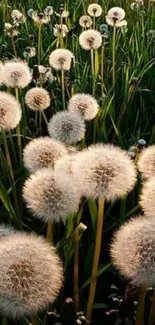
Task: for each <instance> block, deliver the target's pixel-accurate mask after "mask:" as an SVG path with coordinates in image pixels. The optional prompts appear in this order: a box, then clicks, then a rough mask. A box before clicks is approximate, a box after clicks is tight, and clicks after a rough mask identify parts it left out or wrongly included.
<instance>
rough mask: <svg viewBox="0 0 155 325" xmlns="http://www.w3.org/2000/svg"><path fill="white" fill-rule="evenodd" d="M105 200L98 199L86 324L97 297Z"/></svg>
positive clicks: (89, 319)
mask: <svg viewBox="0 0 155 325" xmlns="http://www.w3.org/2000/svg"><path fill="white" fill-rule="evenodd" d="M104 202H105V199H104V198H101V199H99V200H98V220H97V230H96V242H95V251H94V258H93V268H92V275H91V282H90V289H89V297H88V304H87V311H86V325H87V322H90V321H91V318H92V311H93V304H94V298H95V291H96V284H97V273H98V265H99V257H100V251H101V241H102V228H103V220H104Z"/></svg>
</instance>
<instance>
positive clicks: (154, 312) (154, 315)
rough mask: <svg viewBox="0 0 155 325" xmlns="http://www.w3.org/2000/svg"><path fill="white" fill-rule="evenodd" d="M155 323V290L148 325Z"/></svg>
mask: <svg viewBox="0 0 155 325" xmlns="http://www.w3.org/2000/svg"><path fill="white" fill-rule="evenodd" d="M154 321H155V290H154V293H153V297H152V302H151V308H150V313H149V321H148V325H154Z"/></svg>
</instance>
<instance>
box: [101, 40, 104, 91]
mask: <svg viewBox="0 0 155 325" xmlns="http://www.w3.org/2000/svg"><path fill="white" fill-rule="evenodd" d="M103 92H104V44H103V45H102V47H101V96H102V95H103Z"/></svg>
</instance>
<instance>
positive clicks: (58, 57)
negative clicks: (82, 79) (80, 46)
mask: <svg viewBox="0 0 155 325" xmlns="http://www.w3.org/2000/svg"><path fill="white" fill-rule="evenodd" d="M72 60H74V55H73V53H72V52H71V51H69V50H67V49H56V50H54V51H53V52H52V53H51V54H50V57H49V64H50V66H51V67H52V68H54V69H55V70H69V69H70V68H71V63H72Z"/></svg>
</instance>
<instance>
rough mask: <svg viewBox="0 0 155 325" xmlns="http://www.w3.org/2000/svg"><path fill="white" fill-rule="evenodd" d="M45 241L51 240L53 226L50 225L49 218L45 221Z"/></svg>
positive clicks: (49, 241)
mask: <svg viewBox="0 0 155 325" xmlns="http://www.w3.org/2000/svg"><path fill="white" fill-rule="evenodd" d="M46 241H47V242H48V243H51V242H53V227H52V222H51V221H50V220H49V221H48V223H47V234H46Z"/></svg>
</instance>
